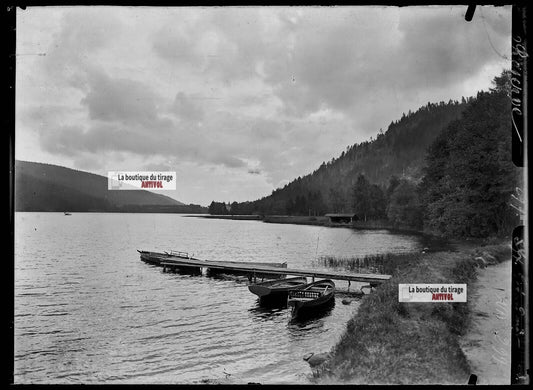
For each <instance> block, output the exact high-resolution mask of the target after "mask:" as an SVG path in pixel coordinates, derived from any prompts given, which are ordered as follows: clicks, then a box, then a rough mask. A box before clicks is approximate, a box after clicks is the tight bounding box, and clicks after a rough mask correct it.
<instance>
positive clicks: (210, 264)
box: [160, 256, 391, 284]
mask: <svg viewBox="0 0 533 390" xmlns="http://www.w3.org/2000/svg"><path fill="white" fill-rule="evenodd" d="M160 265H162V266H164V267H172V266H174V267H205V268H214V269H226V270H228V271H241V272H249V273H250V274H254V273H265V274H269V273H271V274H284V275H294V276H310V277H315V278H325V279H336V280H348V281H356V282H370V283H372V284H379V283H383V282H385V281H387V280H389V279H390V278H391V275H381V274H349V273H345V272H330V271H323V270H313V269H296V268H280V267H272V266H259V265H247V264H246V263H244V262H243V263H237V262H231V263H230V262H224V261H210V260H198V259H169V258H168V257H167V256H165V257H162V258H161V262H160Z"/></svg>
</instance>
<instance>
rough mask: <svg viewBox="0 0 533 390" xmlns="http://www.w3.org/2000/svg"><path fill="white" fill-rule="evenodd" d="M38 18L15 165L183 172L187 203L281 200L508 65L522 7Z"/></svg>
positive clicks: (86, 12) (132, 10)
mask: <svg viewBox="0 0 533 390" xmlns="http://www.w3.org/2000/svg"><path fill="white" fill-rule="evenodd" d="M465 12H466V7H465V6H460V7H403V8H397V7H246V8H239V7H222V8H220V7H219V8H201V7H193V8H162V7H153V8H151V7H34V8H32V7H28V8H26V10H21V9H19V10H18V11H17V64H16V66H17V77H16V130H15V135H16V152H15V153H16V158H17V159H20V160H27V161H37V162H45V163H50V164H57V165H62V166H66V167H69V168H74V169H79V170H84V171H89V172H94V173H98V174H102V175H105V176H107V172H108V171H120V170H124V171H147V170H165V171H176V172H177V178H178V180H177V190H176V191H175V192H164V194H165V195H169V196H172V197H174V198H176V199H178V200H180V201H183V202H185V203H199V204H203V205H207V204H209V203H210V202H211V200H213V199H215V200H218V201H226V202H228V201H234V200H236V201H244V200H253V199H257V198H259V197H262V196H265V195H268V194H270V193H271V191H272V190H273V189H275V188H277V187H280V186H283V185H284V184H286V183H287V182H289V181H291V180H292V179H294V178H295V177H298V176H303V175H305V174H307V173H310V172H312V171H313V170H314V169H316V168H317V167H318V166H319V165H320V164H321V163H322V161H328V160H331V158H332V157H337V156H338V155H339V154H340V153H341V152H342V151H343V150H345V149H346V146H348V145H352V144H354V143H356V142H361V141H365V140H368V139H370V137H372V136H375V135H376V134H377V133H378V131H379V130H380V128H383V130H384V131H385V130H386V129H387V126H388V125H389V124H390V122H391V121H392V120H396V119H399V118H400V117H401V115H402V113H403V112H407V111H408V110H412V111H415V110H416V109H417V108H419V107H420V106H422V105H425V104H426V103H427V102H428V101H431V102H438V101H441V100H444V101H448V100H449V99H460V98H461V96H471V95H475V93H476V92H477V91H479V90H483V89H487V88H489V87H490V81H491V80H492V78H493V77H494V76H495V75H497V74H499V73H500V72H501V70H502V69H503V68H505V67H509V64H510V62H509V56H510V49H511V48H510V39H511V8H510V7H504V8H502V7H498V8H495V7H480V6H478V7H477V9H476V13H475V15H474V18H473V20H472V22H466V21H465V20H464V14H465Z"/></svg>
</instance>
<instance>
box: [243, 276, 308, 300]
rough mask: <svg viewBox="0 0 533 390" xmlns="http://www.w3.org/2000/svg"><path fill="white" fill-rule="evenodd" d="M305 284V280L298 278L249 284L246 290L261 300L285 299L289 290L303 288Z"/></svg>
mask: <svg viewBox="0 0 533 390" xmlns="http://www.w3.org/2000/svg"><path fill="white" fill-rule="evenodd" d="M306 284H307V278H305V277H302V276H299V277H296V278H287V279H281V280H279V279H278V280H269V281H267V282H261V283H254V284H250V285H249V286H248V289H249V290H250V291H251V292H252V293H254V294H255V295H257V296H258V297H259V298H261V299H287V294H288V293H289V290H292V289H295V288H299V287H303V286H305V285H306Z"/></svg>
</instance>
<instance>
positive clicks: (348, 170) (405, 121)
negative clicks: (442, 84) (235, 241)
mask: <svg viewBox="0 0 533 390" xmlns="http://www.w3.org/2000/svg"><path fill="white" fill-rule="evenodd" d="M466 104H467V102H466V100H465V99H463V100H462V102H457V101H451V100H450V101H449V102H448V103H445V102H440V103H437V104H433V103H428V104H427V105H426V106H424V107H422V108H420V109H419V110H418V111H416V112H414V113H413V112H409V113H407V114H404V115H403V116H402V118H401V119H399V120H398V121H394V122H392V123H391V124H390V125H389V128H388V129H387V131H386V132H383V131H380V132H379V134H378V136H377V137H376V139H371V140H370V141H366V142H362V143H359V144H354V145H351V146H349V147H347V148H346V151H343V152H342V153H341V155H340V156H339V157H337V158H333V159H331V161H328V162H324V163H322V165H321V166H320V167H319V168H318V169H317V170H315V171H314V172H313V173H311V174H309V175H306V176H304V177H298V178H297V179H296V180H293V181H292V182H291V183H289V184H287V185H286V186H285V187H283V188H281V189H277V190H275V191H273V192H272V194H271V195H269V196H267V197H264V198H262V199H259V200H256V201H253V202H244V203H236V202H234V203H232V204H231V213H233V214H253V213H259V214H288V215H308V214H309V213H311V214H313V215H315V214H316V215H321V214H324V213H327V212H352V211H354V210H355V206H354V202H353V189H354V185H355V184H356V182H357V180H358V177H359V175H361V174H362V175H364V176H365V179H366V181H368V182H370V183H372V184H374V185H375V186H374V187H373V188H372V191H373V192H374V194H375V195H376V196H377V197H378V198H380V197H381V196H382V195H384V194H385V192H386V189H387V187H388V185H389V180H390V179H391V177H393V176H398V177H400V176H408V177H411V178H414V179H415V180H419V179H420V178H421V177H422V166H423V161H424V157H425V152H426V149H427V147H428V146H429V144H430V143H431V142H432V141H433V140H434V139H435V137H436V136H437V135H438V134H439V133H440V132H441V131H442V130H443V129H444V128H445V127H446V126H447V125H448V124H449V123H450V122H452V121H453V120H455V119H457V118H459V116H460V115H461V112H462V111H463V110H464V108H465V106H466ZM378 200H379V199H378ZM383 201H385V199H383ZM376 207H378V208H379V207H380V208H381V209H382V211H377V212H374V213H373V212H370V214H371V215H374V214H376V213H377V214H383V212H384V211H383V209H384V207H385V205H381V206H376ZM228 208H229V207H228ZM225 209H226V208H225V207H223V205H222V204H221V203H217V202H214V203H212V204H211V208H210V212H211V213H213V214H221V213H224V210H225Z"/></svg>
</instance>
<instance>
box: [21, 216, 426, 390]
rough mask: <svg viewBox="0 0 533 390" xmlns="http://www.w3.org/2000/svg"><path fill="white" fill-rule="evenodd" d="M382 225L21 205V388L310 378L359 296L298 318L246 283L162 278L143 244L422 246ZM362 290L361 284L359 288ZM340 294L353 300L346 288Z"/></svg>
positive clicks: (282, 253)
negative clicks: (29, 209)
mask: <svg viewBox="0 0 533 390" xmlns="http://www.w3.org/2000/svg"><path fill="white" fill-rule="evenodd" d="M422 247H423V243H422V242H421V238H420V237H417V236H411V235H403V234H392V233H389V232H387V231H384V230H374V231H371V230H360V231H356V230H352V229H348V228H327V227H319V226H305V225H289V224H269V223H263V222H260V221H237V220H217V219H204V218H192V217H185V216H184V215H179V214H118V213H74V214H73V215H71V216H65V215H63V213H15V318H14V320H15V332H14V334H15V340H14V352H15V356H14V376H15V383H65V384H71V383H86V384H94V383H105V384H114V383H117V384H121V383H134V384H137V383H150V384H151V383H248V382H260V383H288V384H305V383H309V378H310V374H311V370H310V368H309V365H308V364H307V363H306V362H305V361H303V359H302V357H303V356H304V355H305V354H307V353H309V352H315V353H319V352H326V351H328V350H330V349H331V347H332V346H334V345H335V344H336V342H337V341H338V340H339V338H340V336H341V335H342V333H343V331H344V329H345V327H346V323H347V321H348V320H349V318H351V317H352V316H353V315H354V314H355V313H356V311H357V307H358V302H353V303H352V304H350V305H343V304H342V303H341V300H342V298H343V291H347V290H348V283H347V282H343V281H339V282H338V283H337V286H338V288H339V289H340V290H341V291H340V293H338V294H337V295H336V298H335V299H336V303H335V306H334V307H333V308H332V309H331V311H329V312H326V313H325V314H324V315H322V316H321V317H318V318H315V319H308V320H305V321H291V319H290V312H289V311H288V310H287V309H286V308H265V307H262V306H260V305H259V303H258V300H257V297H256V296H255V295H253V294H252V293H250V292H249V291H248V288H247V284H248V281H247V279H246V278H236V277H233V278H210V277H206V276H188V275H180V274H171V273H163V272H162V269H161V268H158V267H155V266H151V265H147V264H145V263H143V262H141V261H140V258H139V254H138V253H137V251H136V250H137V249H143V250H153V251H159V252H162V251H165V250H166V251H168V250H171V249H173V250H181V251H187V252H189V253H190V254H194V256H195V257H197V258H200V259H206V260H232V261H261V262H263V261H264V262H284V261H286V262H287V263H288V266H289V267H292V268H323V267H321V266H319V265H317V262H316V259H317V258H319V257H320V256H325V255H330V256H353V255H365V254H375V253H385V252H404V251H413V250H420V249H421V248H422ZM356 287H358V286H357V284H354V283H352V285H351V287H350V289H351V290H353V289H354V288H356ZM344 296H345V295H344Z"/></svg>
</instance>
